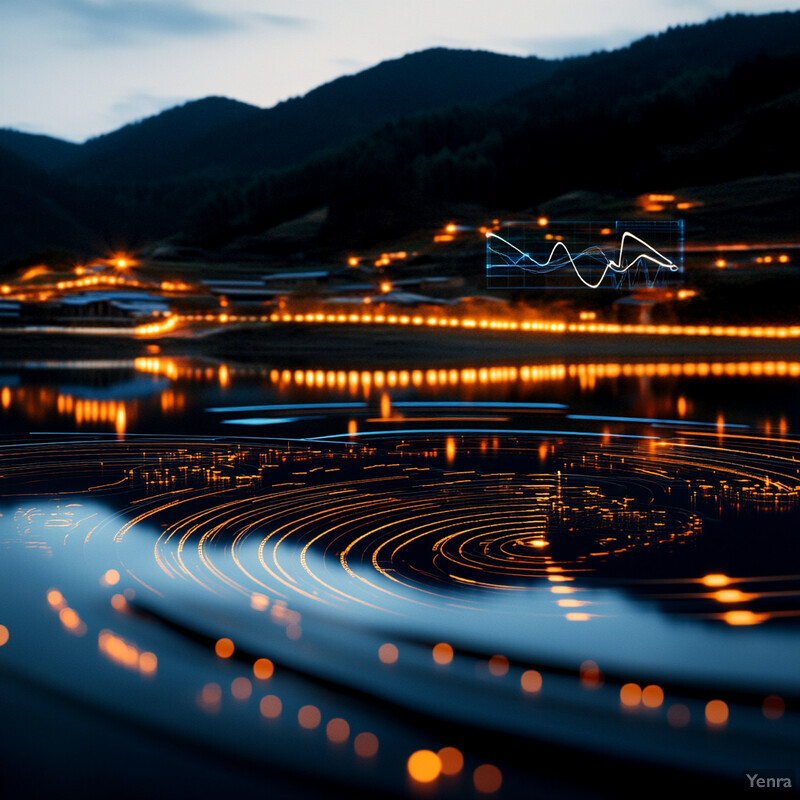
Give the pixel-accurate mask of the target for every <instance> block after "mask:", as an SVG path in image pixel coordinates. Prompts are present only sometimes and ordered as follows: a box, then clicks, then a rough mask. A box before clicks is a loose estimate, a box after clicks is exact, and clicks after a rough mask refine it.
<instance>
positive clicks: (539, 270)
mask: <svg viewBox="0 0 800 800" xmlns="http://www.w3.org/2000/svg"><path fill="white" fill-rule="evenodd" d="M492 239H498V240H499V241H501V242H503V243H504V244H506V245H508V247H510V248H511V249H512V250H514V251H516V253H518V254H519V255H514V254H513V253H504V252H502V251H500V250H496V249H495V248H494V247H492V244H491V240H492ZM486 240H487V246H488V248H489V252H490V253H494V254H495V255H497V256H499V257H500V258H501V259H503V260H504V261H505V262H506V263H505V264H487V270H492V269H507V268H508V267H514V268H516V269H519V270H520V271H522V272H525V273H529V274H533V275H547V274H549V273H551V272H556V271H557V270H559V269H563V268H565V267H567V265H571V266H572V269H573V270H574V271H575V274H576V275H577V277H578V280H580V281H581V283H583V284H584V285H585V286H587V287H588V288H590V289H597V288H598V287H599V286H600V284H601V283H602V282H603V281H604V280H605V277H606V275H607V274H608V273H609V272H611V273H612V274H613V275H614V276H617V275H619V276H621V275H625V274H626V273H629V271H630V270H631V269H632V268H633V267H636V268H637V270H638V268H639V265H640V264H641V265H642V267H643V269H644V280H645V285H647V286H653V285H655V282H656V281H657V280H658V277H659V274H660V272H661V270H662V269H666V270H669V271H670V272H677V271H679V269H680V267H678V265H677V264H675V262H674V261H673V260H672V259H670V258H668V257H667V256H665V255H663V254H662V253H659V251H658V250H656V249H655V248H654V247H653V246H652V245H650V244H648V243H647V242H646V241H644V239H640V238H639V237H638V236H636V235H635V234H633V233H631V232H630V231H625V232H624V233H623V234H622V237H621V239H620V243H619V255H618V258H617V260H616V261H615V260H614V259H612V258H609V257H608V255H607V254H606V252H605V251H604V250H603V249H602V248H600V247H598V246H597V245H593V246H592V247H587V248H586V249H585V250H582V251H581V252H580V253H578V254H577V255H575V256H574V257H573V255H572V253H570V251H569V248H568V247H567V246H566V245H565V244H564V242H556V243H555V245H553V249H552V250H551V251H550V254H549V255H548V257H547V259H546V260H545V261H541V262H540V261H537V260H536V259H535V258H533V256H531V255H530V254H529V253H526V252H524V251H523V250H520V248H519V247H517V246H516V245H514V244H512V243H511V242H509V241H508V240H507V239H504V238H503V237H502V236H498V235H497V234H496V233H492V232H491V231H489V232H488V233H487V234H486ZM629 240H633V241H634V242H635V243H637V244H638V245H640V246H641V247H642V248H645V249H646V250H648V251H649V252H645V253H639V255H637V256H636V258H634V259H633V260H632V261H630V262H628V263H625V252H626V251H625V248H626V244H628V241H629ZM561 250H563V254H561V252H560V251H561ZM557 254H558V255H557ZM586 258H588V259H590V260H592V261H593V262H594V263H595V264H596V265H604V266H603V271H602V273H601V275H600V277H599V278H598V279H597V281H596V282H595V283H593V282H592V281H590V280H587V279H586V278H585V277H584V276H583V275H582V274H581V270H580V268H579V267H578V264H577V262H578V260H580V259H586ZM526 261H527V262H530V266H526V264H525V262H526ZM649 264H653V265H655V267H656V272H655V275H654V276H653V277H652V278H651V277H650V270H648V265H649ZM617 280H619V279H617ZM615 283H617V281H615ZM617 285H618V283H617Z"/></svg>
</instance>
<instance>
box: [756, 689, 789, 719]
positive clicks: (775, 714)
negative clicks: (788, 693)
mask: <svg viewBox="0 0 800 800" xmlns="http://www.w3.org/2000/svg"><path fill="white" fill-rule="evenodd" d="M784 711H786V703H784V702H783V698H782V697H779V696H778V695H777V694H771V695H768V696H767V697H765V698H764V702H763V703H762V704H761V712H762V713H763V714H764V716H765V717H766V718H767V719H780V718H781V717H782V716H783V712H784Z"/></svg>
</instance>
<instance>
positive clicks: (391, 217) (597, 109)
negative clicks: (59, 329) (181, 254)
mask: <svg viewBox="0 0 800 800" xmlns="http://www.w3.org/2000/svg"><path fill="white" fill-rule="evenodd" d="M774 16H775V17H776V18H775V19H773V20H772V24H773V25H774V26H775V29H776V30H777V29H780V36H777V35H776V36H775V37H770V36H767V37H766V39H767V40H768V41H769V48H763V49H756V51H755V52H753V48H751V47H747V46H746V45H747V44H748V42H747V41H745V42H742V41H741V40H742V38H744V39H747V38H748V37H746V36H743V34H744V33H746V32H747V22H750V21H752V22H758V23H760V24H762V25H763V20H762V19H760V18H758V19H756V20H749V19H747V18H739V17H735V18H730V19H725V20H721V21H718V22H716V23H709V24H707V25H705V26H700V27H699V29H698V28H687V29H678V30H675V31H670V32H668V33H666V34H664V35H662V36H660V37H652V38H651V39H648V40H644V41H643V42H640V43H637V44H636V45H634V46H632V47H630V48H627V49H626V50H624V51H618V52H615V53H603V54H596V55H593V56H590V57H587V58H584V59H576V60H574V61H573V62H567V63H566V64H564V65H563V66H562V67H561V68H560V69H559V70H556V71H555V72H554V73H553V74H552V75H551V76H550V77H549V78H548V79H547V80H546V81H544V82H542V83H539V84H538V85H537V86H536V87H535V88H534V89H532V90H530V91H527V92H520V93H516V94H514V95H513V96H511V97H508V98H506V99H504V100H503V101H501V102H498V103H493V104H490V105H485V106H473V107H460V108H456V109H450V110H446V111H439V112H435V113H429V114H423V115H417V116H414V117H410V118H406V119H403V120H400V121H397V122H392V123H388V124H386V125H384V126H382V127H381V128H380V129H379V130H377V131H375V132H373V133H372V134H370V135H369V136H367V137H364V138H363V139H361V140H358V141H355V142H352V143H350V144H348V145H346V146H344V147H341V148H337V149H335V150H330V151H326V152H322V153H319V154H317V155H316V156H315V157H314V158H313V159H311V160H309V161H307V162H305V163H304V164H302V165H300V166H298V167H295V168H289V169H285V170H281V171H268V172H264V173H261V174H258V175H257V176H255V177H253V178H252V179H250V180H248V181H246V182H242V183H239V184H236V185H230V186H227V187H226V188H224V189H222V190H221V191H215V192H212V193H210V194H209V196H207V197H206V199H205V200H204V201H203V202H202V203H200V204H199V205H198V206H197V207H195V208H194V209H193V210H192V211H191V212H190V214H189V215H188V217H187V218H186V224H185V226H184V231H185V234H186V236H187V237H188V238H189V239H191V240H192V241H194V242H198V243H203V244H206V245H217V244H220V243H223V242H225V241H228V240H230V239H231V238H233V237H235V236H238V235H241V234H247V233H254V232H257V231H260V230H263V229H265V228H267V227H269V226H271V225H274V224H277V223H279V222H281V221H283V220H286V219H291V218H293V217H295V216H297V215H299V214H302V213H304V212H306V211H309V210H311V209H313V208H316V207H319V206H321V205H327V206H328V207H329V211H330V213H329V225H328V229H327V231H326V232H325V233H326V235H327V236H329V237H337V236H338V237H343V236H350V237H354V236H355V237H362V238H363V237H364V236H368V235H369V232H370V231H371V232H372V233H373V234H374V236H375V238H376V239H379V238H381V237H382V236H386V235H388V234H392V233H400V232H402V231H403V230H404V229H407V227H408V226H409V225H412V224H414V222H416V221H422V222H424V220H421V219H420V220H416V219H415V209H418V210H420V211H421V212H424V210H425V209H427V208H429V207H430V204H431V202H432V201H437V200H439V201H448V202H472V203H479V204H482V205H485V206H487V207H488V208H505V209H525V208H530V207H534V206H536V205H537V204H538V203H541V202H544V201H545V200H547V199H550V198H552V197H555V196H557V195H559V194H562V193H565V192H568V191H571V190H576V189H589V190H602V191H606V192H608V191H611V192H620V193H626V194H637V193H639V192H644V191H653V190H663V189H665V188H669V187H675V186H680V185H703V184H709V183H715V182H719V181H729V180H733V179H736V178H741V177H747V176H752V175H760V174H770V173H779V172H789V171H793V170H800V152H799V151H798V148H797V147H796V143H795V135H794V130H795V128H794V124H793V122H792V120H796V119H797V118H798V112H800V81H799V80H798V76H800V45H798V42H800V39H798V38H794V39H792V36H796V35H797V34H798V33H800V24H799V23H800V15H798V14H791V15H774ZM737 32H738V33H739V34H742V35H740V36H739V37H737V36H736V35H735V34H736V33H737ZM712 33H713V34H714V35H713V37H710V34H712ZM703 34H705V36H704V35H703ZM709 37H710V39H709ZM719 41H722V42H724V48H722V51H721V52H720V51H719V50H718V49H716V48H715V46H713V45H714V44H715V43H716V42H719ZM737 42H739V47H738V48H737Z"/></svg>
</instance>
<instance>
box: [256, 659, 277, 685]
mask: <svg viewBox="0 0 800 800" xmlns="http://www.w3.org/2000/svg"><path fill="white" fill-rule="evenodd" d="M273 672H275V666H274V664H273V663H272V662H271V661H270V660H269V659H268V658H259V659H258V661H256V663H255V664H253V675H255V676H256V678H258V679H259V680H260V681H268V680H269V679H270V678H271V677H272V674H273Z"/></svg>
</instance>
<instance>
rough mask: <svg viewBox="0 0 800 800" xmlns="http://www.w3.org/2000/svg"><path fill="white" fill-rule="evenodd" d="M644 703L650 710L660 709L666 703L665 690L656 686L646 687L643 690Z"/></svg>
mask: <svg viewBox="0 0 800 800" xmlns="http://www.w3.org/2000/svg"><path fill="white" fill-rule="evenodd" d="M642 702H643V703H644V704H645V705H646V706H647V707H648V708H659V707H660V706H661V704H662V703H663V702H664V690H663V689H662V688H661V687H660V686H656V685H655V684H651V685H650V686H645V687H644V689H642Z"/></svg>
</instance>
